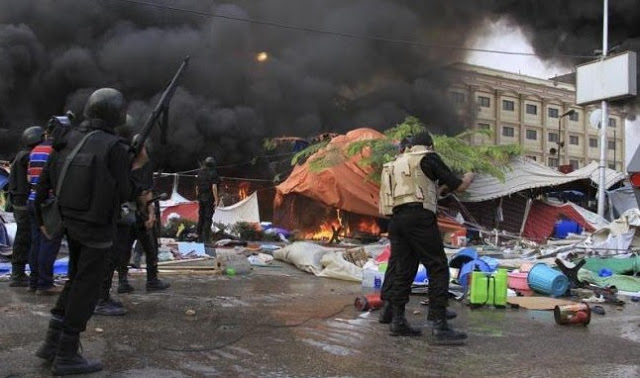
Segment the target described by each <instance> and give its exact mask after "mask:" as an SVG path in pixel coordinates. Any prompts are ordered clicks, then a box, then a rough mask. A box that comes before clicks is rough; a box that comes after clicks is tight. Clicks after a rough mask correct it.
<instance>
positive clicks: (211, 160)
mask: <svg viewBox="0 0 640 378" xmlns="http://www.w3.org/2000/svg"><path fill="white" fill-rule="evenodd" d="M204 166H205V167H207V168H215V166H216V159H214V158H213V156H209V157H208V158H206V159H204Z"/></svg>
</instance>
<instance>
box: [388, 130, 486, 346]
mask: <svg viewBox="0 0 640 378" xmlns="http://www.w3.org/2000/svg"><path fill="white" fill-rule="evenodd" d="M473 178H474V174H473V173H471V172H469V173H466V174H465V175H464V177H463V178H462V180H461V179H459V178H457V177H456V176H455V175H454V174H453V173H452V172H451V170H450V169H449V168H448V167H447V166H446V164H445V163H444V162H443V161H442V159H441V158H440V157H439V156H438V155H437V154H436V153H435V152H434V150H433V140H432V138H431V136H430V135H429V134H428V133H426V132H425V133H421V134H418V135H416V136H415V137H414V138H413V141H412V146H411V147H409V148H407V149H406V150H405V152H404V153H403V154H401V155H399V156H398V157H397V158H396V159H395V160H394V161H392V162H390V163H387V164H385V165H384V167H383V170H382V179H381V185H380V203H379V206H380V213H381V214H383V215H387V216H390V217H391V220H390V222H389V238H390V240H391V257H390V261H389V268H388V269H387V273H386V274H385V282H384V286H383V293H382V297H383V298H382V299H383V300H385V301H386V302H388V303H386V304H385V309H384V310H383V316H381V321H382V320H383V319H382V317H384V312H388V311H389V309H390V310H391V314H392V319H391V327H390V329H391V335H394V336H397V335H400V336H418V335H420V334H421V333H422V332H421V331H420V330H419V329H417V328H413V327H412V326H411V325H410V324H409V322H408V321H407V319H406V317H405V305H406V303H407V302H408V301H409V295H410V293H411V283H412V282H413V279H414V277H415V275H416V273H417V270H418V264H419V263H422V264H424V265H425V266H426V268H427V271H428V272H429V314H428V319H429V320H433V328H432V333H433V336H434V339H435V343H437V344H452V343H461V342H462V341H463V340H464V339H466V338H467V335H466V334H465V333H464V332H459V331H455V330H453V329H452V328H450V327H449V325H448V323H447V305H448V303H447V300H448V288H449V267H448V262H447V257H446V255H445V252H444V245H443V242H442V236H441V235H440V230H439V229H438V222H437V218H436V210H437V199H438V192H439V189H440V188H439V187H438V186H439V185H444V186H445V187H444V188H442V189H449V190H455V191H456V192H462V191H464V190H466V189H467V188H468V187H469V185H471V182H472V181H473Z"/></svg>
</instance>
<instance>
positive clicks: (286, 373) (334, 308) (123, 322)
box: [0, 263, 640, 377]
mask: <svg viewBox="0 0 640 378" xmlns="http://www.w3.org/2000/svg"><path fill="white" fill-rule="evenodd" d="M163 278H165V279H167V280H169V281H171V283H172V287H171V288H170V289H169V290H168V291H166V292H162V293H153V294H146V293H145V292H144V276H140V275H138V276H134V278H133V284H134V286H135V287H136V289H137V291H135V292H134V293H132V294H128V295H122V296H120V297H119V298H120V299H121V300H123V302H124V303H125V306H126V307H127V308H128V309H129V311H130V312H129V314H127V315H125V316H124V317H103V316H94V317H93V318H92V319H91V321H90V322H89V325H88V329H87V332H85V333H84V334H83V336H82V343H83V347H84V354H85V356H87V357H94V358H100V359H102V362H103V364H104V366H105V370H104V371H102V372H100V373H96V374H93V375H91V376H92V377H214V376H221V377H414V376H444V377H457V376H477V377H486V376H493V377H515V376H521V377H558V376H563V377H589V376H607V377H638V376H640V304H638V303H637V302H636V303H632V302H628V303H627V304H626V305H625V306H624V308H622V309H621V310H618V309H616V307H614V306H609V305H603V307H604V308H605V310H606V311H607V313H606V315H604V316H602V315H596V314H593V315H592V321H591V324H589V326H587V327H584V326H560V325H556V324H555V322H554V319H553V313H552V312H550V311H528V310H524V309H502V310H500V309H491V308H486V309H474V310H472V309H470V308H469V307H466V306H464V305H463V304H461V303H457V302H454V303H452V308H453V309H455V310H456V311H458V314H459V317H458V318H457V319H455V320H453V321H452V322H451V323H452V324H453V325H454V326H455V327H458V328H461V329H463V330H466V331H467V332H468V333H469V340H468V342H467V344H466V345H465V346H458V347H451V346H450V347H443V346H431V345H429V343H428V341H429V336H428V334H429V332H428V327H427V324H426V308H425V307H424V306H421V305H420V300H422V299H424V297H423V296H419V295H415V296H413V297H412V300H411V303H410V304H409V305H408V307H407V313H408V318H409V320H410V321H412V322H413V323H414V324H421V325H422V327H423V330H424V331H425V336H422V337H417V338H406V337H392V336H389V335H388V326H386V325H381V324H379V323H378V322H377V316H378V313H377V312H372V313H368V312H360V311H357V310H356V309H355V307H354V306H353V302H354V298H355V297H356V296H357V295H359V294H361V293H362V290H361V286H360V284H359V283H351V282H346V281H340V280H332V279H326V278H317V277H314V276H312V275H310V274H307V273H303V272H300V271H298V270H297V269H295V268H293V267H291V266H289V265H287V264H283V263H276V266H275V267H264V268H263V267H260V268H254V270H253V271H252V272H251V273H250V274H247V275H237V276H234V277H227V276H220V275H211V274H206V273H198V274H186V275H185V274H182V275H181V274H175V273H174V274H166V275H164V276H163ZM54 300H55V298H53V297H38V296H35V295H33V294H29V293H27V292H26V291H25V290H24V289H22V288H11V287H9V286H8V284H7V283H6V282H2V283H0V301H1V302H0V377H40V376H48V375H50V374H49V370H48V366H47V365H46V364H44V363H42V362H41V360H39V359H38V358H37V357H35V356H34V355H33V353H34V351H35V350H36V348H37V347H38V345H39V344H40V342H41V340H42V338H43V337H44V333H45V329H46V326H47V322H48V318H49V315H48V310H49V308H50V307H51V305H52V304H53V302H54ZM187 310H192V311H189V313H192V312H195V314H193V315H188V314H186V312H187Z"/></svg>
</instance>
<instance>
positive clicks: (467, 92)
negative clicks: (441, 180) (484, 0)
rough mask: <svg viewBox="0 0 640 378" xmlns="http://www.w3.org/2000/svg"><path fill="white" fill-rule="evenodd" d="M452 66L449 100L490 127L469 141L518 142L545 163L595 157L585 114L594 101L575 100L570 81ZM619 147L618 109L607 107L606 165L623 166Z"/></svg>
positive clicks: (576, 164)
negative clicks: (454, 79) (581, 103)
mask: <svg viewBox="0 0 640 378" xmlns="http://www.w3.org/2000/svg"><path fill="white" fill-rule="evenodd" d="M451 68H452V69H453V70H455V71H456V77H457V78H458V80H459V82H457V83H456V84H454V85H453V86H452V87H451V89H450V95H451V100H452V102H454V103H455V104H456V105H457V106H458V107H459V112H460V114H461V115H462V116H464V117H466V119H467V121H468V122H467V123H468V124H473V127H474V128H477V129H487V130H491V136H490V137H489V136H485V135H476V136H474V137H473V140H472V143H473V144H487V143H491V144H509V143H519V144H521V145H522V146H524V148H525V154H526V155H527V156H528V157H530V158H531V159H534V160H536V161H538V162H540V163H543V164H545V165H548V166H550V167H557V166H558V165H571V166H572V167H573V168H574V169H576V168H580V167H583V166H585V165H587V164H589V163H590V162H591V161H594V160H595V161H599V160H600V148H599V144H600V140H599V137H598V130H597V129H595V128H594V127H592V126H591V125H590V123H589V115H590V114H591V112H592V111H593V110H595V109H597V108H599V106H597V107H596V106H587V107H582V106H578V105H576V104H575V99H576V96H575V91H576V88H575V85H574V84H571V83H566V82H562V81H560V80H561V79H559V80H546V79H538V78H533V77H528V76H523V75H518V74H514V73H510V72H505V71H499V70H494V69H490V68H486V67H480V66H474V65H470V64H464V63H458V64H454V65H452V66H451ZM571 110H573V111H574V112H573V113H571V114H567V113H568V112H570V111H571ZM624 146H625V132H624V117H623V114H622V113H621V112H620V111H619V109H616V108H610V114H609V122H608V125H607V166H608V167H609V168H615V169H616V170H619V171H623V168H624V167H623V165H624V161H625V151H624Z"/></svg>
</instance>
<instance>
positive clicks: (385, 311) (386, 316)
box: [378, 301, 393, 324]
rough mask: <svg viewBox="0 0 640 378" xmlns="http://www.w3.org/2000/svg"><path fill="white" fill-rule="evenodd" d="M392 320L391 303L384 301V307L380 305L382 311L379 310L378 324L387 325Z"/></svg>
mask: <svg viewBox="0 0 640 378" xmlns="http://www.w3.org/2000/svg"><path fill="white" fill-rule="evenodd" d="M391 320H393V308H392V307H391V302H389V301H384V305H382V309H380V317H379V318H378V322H379V323H382V324H389V323H391Z"/></svg>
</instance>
